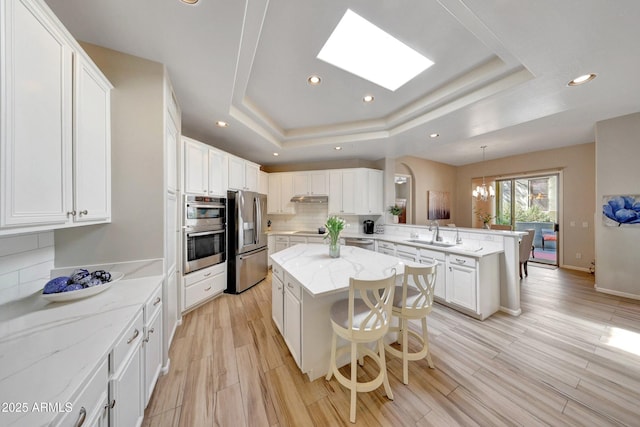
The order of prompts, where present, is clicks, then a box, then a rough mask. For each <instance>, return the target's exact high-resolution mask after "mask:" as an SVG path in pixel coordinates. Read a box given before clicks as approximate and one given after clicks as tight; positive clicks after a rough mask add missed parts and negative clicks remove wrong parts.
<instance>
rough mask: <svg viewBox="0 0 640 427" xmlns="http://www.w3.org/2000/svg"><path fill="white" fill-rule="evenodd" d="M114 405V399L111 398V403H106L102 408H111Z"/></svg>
mask: <svg viewBox="0 0 640 427" xmlns="http://www.w3.org/2000/svg"><path fill="white" fill-rule="evenodd" d="M114 406H116V400H115V399H113V400H112V401H111V403H107V404H106V405H104V409H113V407H114Z"/></svg>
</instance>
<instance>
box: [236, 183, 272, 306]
mask: <svg viewBox="0 0 640 427" xmlns="http://www.w3.org/2000/svg"><path fill="white" fill-rule="evenodd" d="M266 214H267V196H266V195H264V194H259V193H254V192H252V191H229V192H227V242H228V243H227V248H228V249H227V252H228V253H227V255H228V257H227V260H228V261H227V290H226V292H227V293H231V294H239V293H240V292H242V291H245V290H247V289H249V288H250V287H252V286H253V285H255V284H257V283H258V282H260V281H261V280H263V279H264V278H265V277H267V268H268V267H267V235H266V234H265V231H266V230H267V218H266Z"/></svg>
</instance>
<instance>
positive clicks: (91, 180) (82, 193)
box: [73, 55, 111, 222]
mask: <svg viewBox="0 0 640 427" xmlns="http://www.w3.org/2000/svg"><path fill="white" fill-rule="evenodd" d="M74 71H75V79H74V115H75V116H74V138H73V164H74V174H73V182H74V186H73V188H74V203H73V211H75V212H76V215H75V216H73V220H74V221H78V222H88V221H90V222H96V221H104V220H107V219H109V218H110V217H111V102H110V100H111V97H110V91H111V84H110V83H109V82H108V81H107V80H106V78H105V77H104V76H103V75H102V73H100V72H99V71H98V70H97V68H96V67H95V65H94V64H93V63H92V62H90V61H89V60H88V59H86V58H85V57H84V56H82V55H76V56H75V70H74Z"/></svg>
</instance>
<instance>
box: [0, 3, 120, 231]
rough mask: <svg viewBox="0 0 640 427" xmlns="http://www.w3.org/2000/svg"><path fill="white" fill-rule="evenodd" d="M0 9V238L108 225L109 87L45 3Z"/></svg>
mask: <svg viewBox="0 0 640 427" xmlns="http://www.w3.org/2000/svg"><path fill="white" fill-rule="evenodd" d="M0 7H1V8H2V10H1V11H0V12H1V13H0V16H1V17H2V19H3V22H2V26H1V27H0V53H1V55H2V58H1V61H0V64H1V65H0V87H2V92H1V93H0V111H2V112H3V120H2V122H3V124H2V128H1V130H0V158H1V160H0V161H1V165H2V170H3V176H2V177H1V178H0V179H1V180H2V181H1V190H2V191H0V205H2V208H1V210H0V228H1V230H0V234H11V233H19V232H27V231H36V230H45V229H55V228H62V227H69V226H76V225H80V224H88V223H100V222H108V221H109V220H110V215H111V211H110V209H111V206H110V198H111V194H110V182H111V179H110V169H111V159H110V127H111V118H110V90H111V88H112V86H111V84H110V83H109V82H108V81H107V79H106V78H105V77H104V75H103V74H102V73H101V72H100V70H98V69H97V68H96V67H95V65H94V64H93V62H92V61H91V60H90V59H89V58H88V56H86V54H85V53H84V51H83V50H82V49H81V48H80V46H79V45H78V44H77V43H76V42H75V40H74V39H73V38H72V37H71V35H70V34H69V33H68V31H67V30H66V29H65V28H64V27H63V26H61V25H60V23H59V21H57V20H56V19H55V17H54V16H53V15H52V13H51V11H50V10H49V9H48V8H47V7H46V5H44V4H42V3H40V2H33V1H25V0H7V1H3V2H2V4H1V6H0ZM74 58H75V59H74ZM74 61H75V63H74ZM74 68H75V73H74ZM34 117H37V123H35V122H34V120H35V119H34Z"/></svg>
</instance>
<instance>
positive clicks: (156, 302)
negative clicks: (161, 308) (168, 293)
mask: <svg viewBox="0 0 640 427" xmlns="http://www.w3.org/2000/svg"><path fill="white" fill-rule="evenodd" d="M160 301H162V300H161V299H160V297H158V298H156V300H155V301H154V302H153V305H154V306H156V305H158V304H160Z"/></svg>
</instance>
